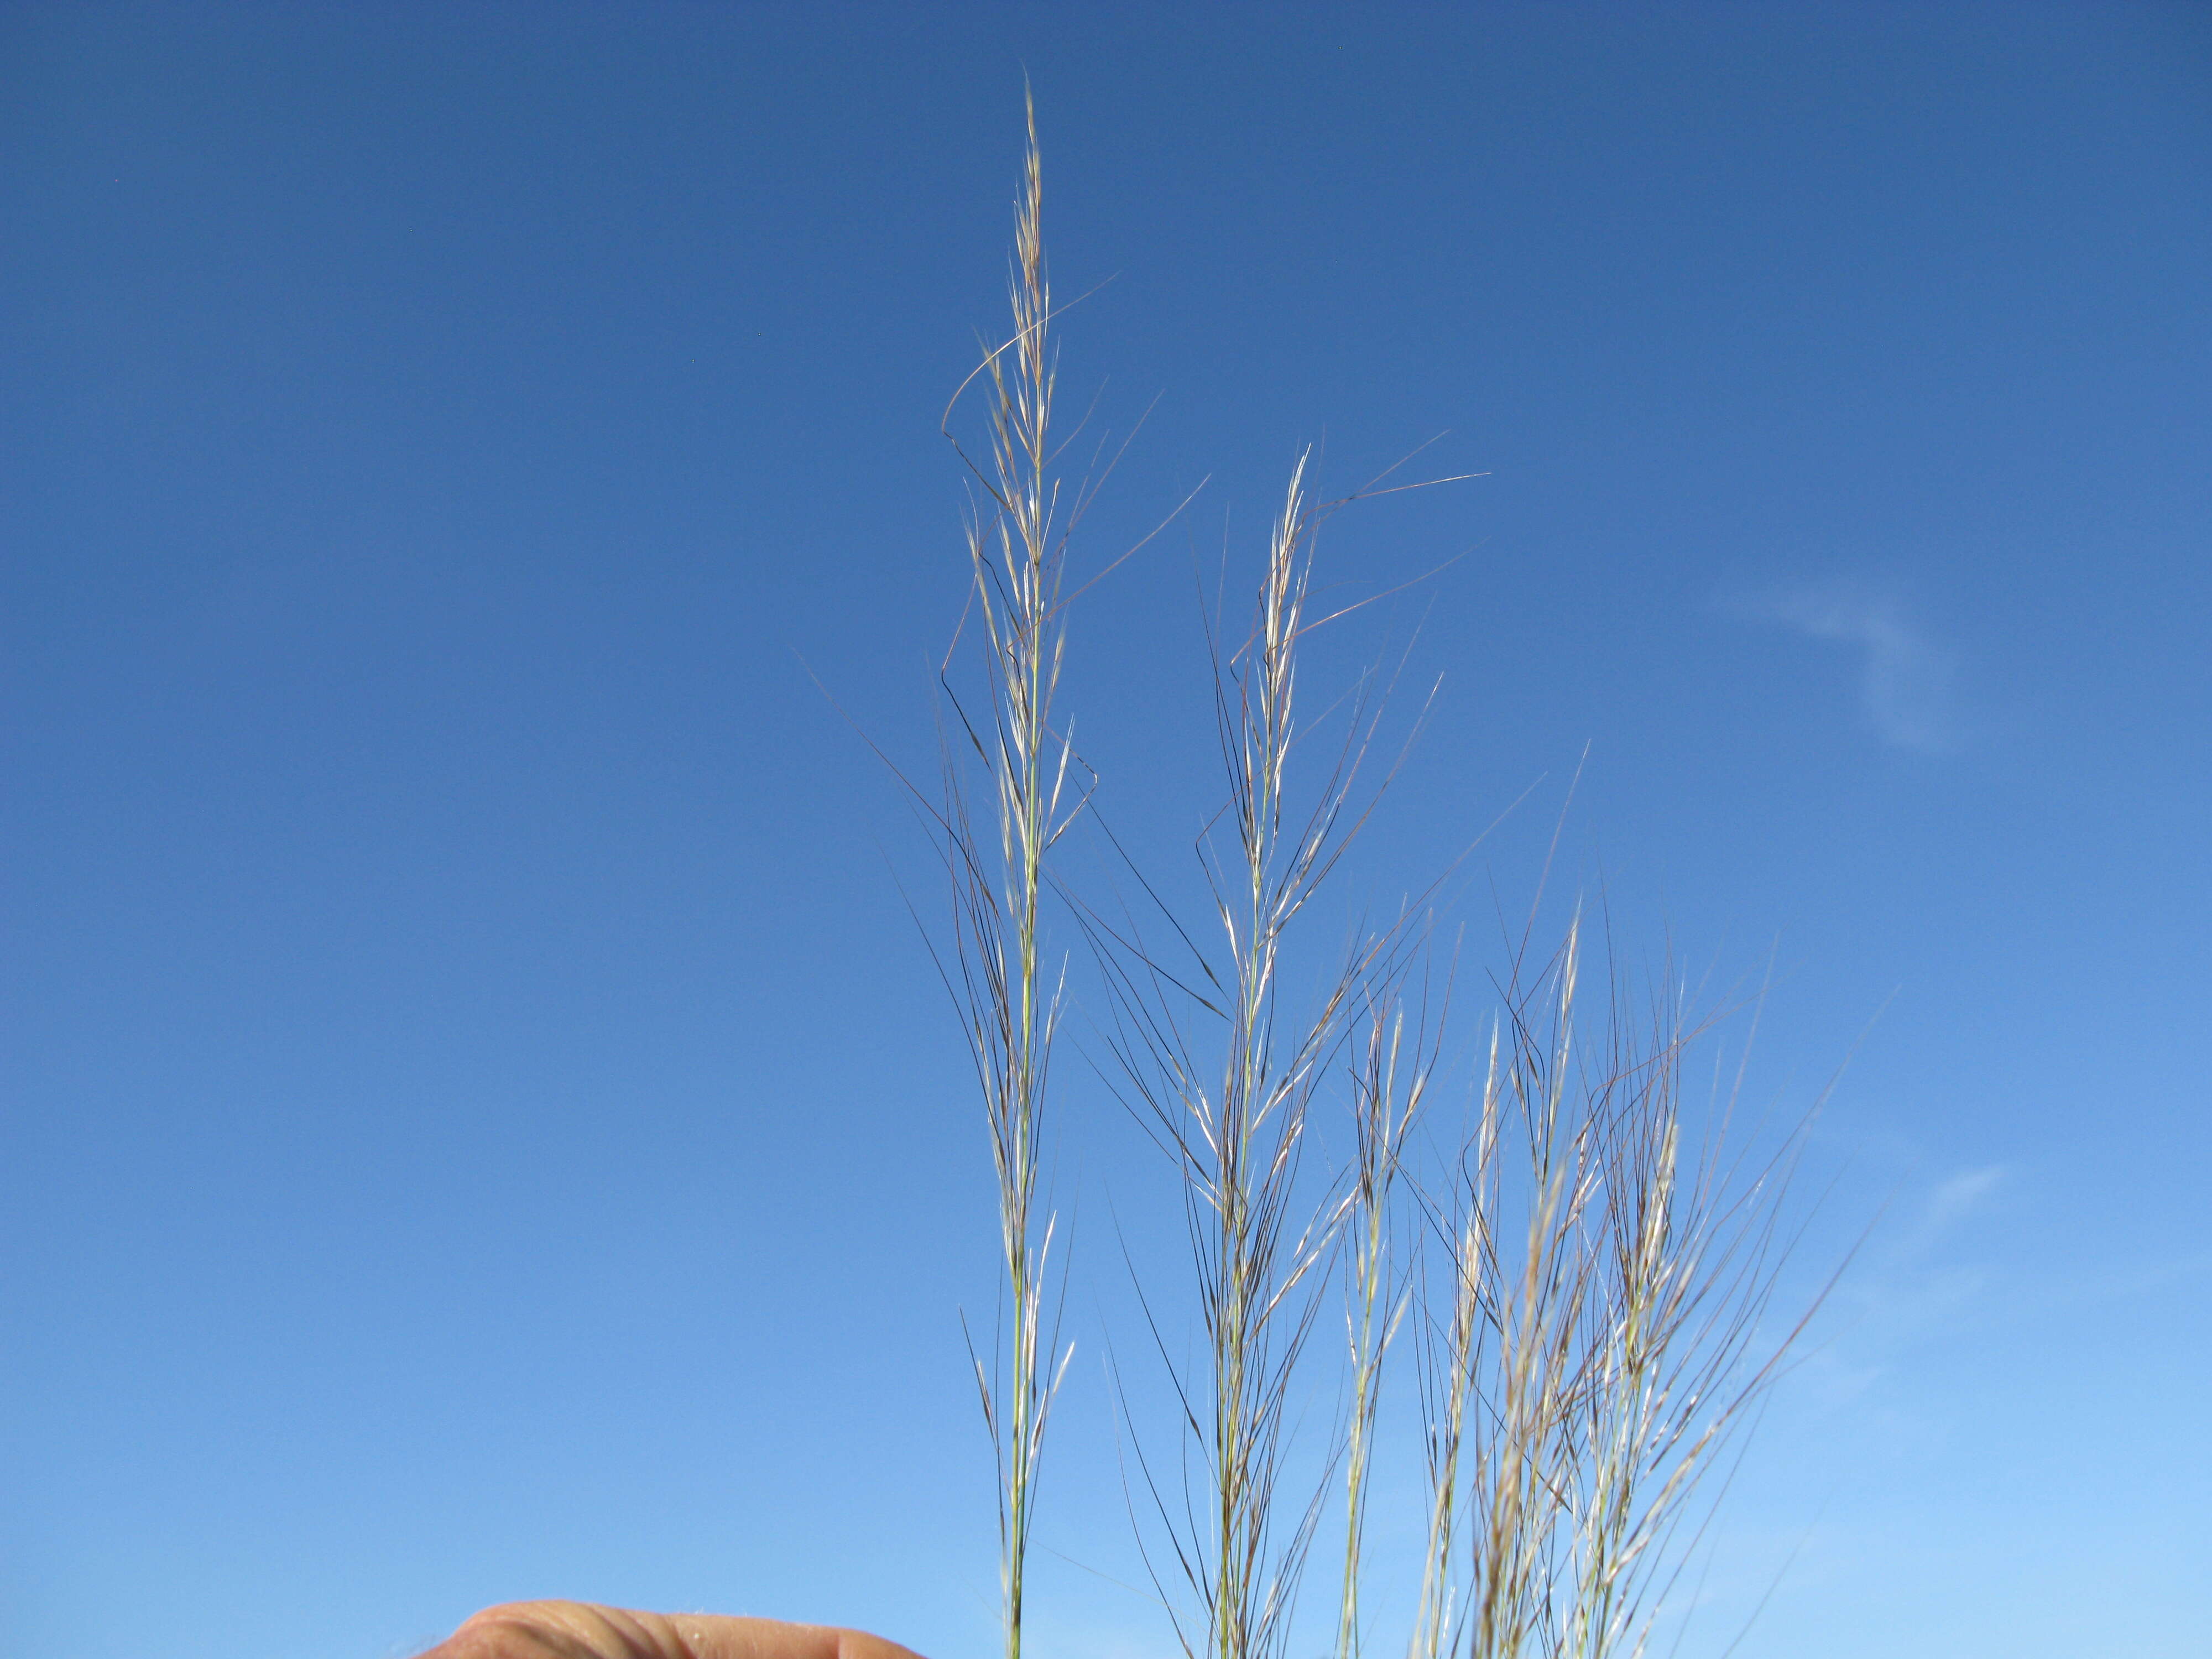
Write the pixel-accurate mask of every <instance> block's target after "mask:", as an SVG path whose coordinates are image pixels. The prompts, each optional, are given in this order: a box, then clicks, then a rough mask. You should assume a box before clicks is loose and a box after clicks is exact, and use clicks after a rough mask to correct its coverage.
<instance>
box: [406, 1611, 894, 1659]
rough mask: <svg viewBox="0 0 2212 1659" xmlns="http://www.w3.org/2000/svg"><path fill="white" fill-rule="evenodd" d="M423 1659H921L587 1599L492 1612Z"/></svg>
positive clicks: (828, 1628) (817, 1636)
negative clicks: (643, 1611)
mask: <svg viewBox="0 0 2212 1659" xmlns="http://www.w3.org/2000/svg"><path fill="white" fill-rule="evenodd" d="M421 1659H918V1656H916V1655H915V1654H913V1653H912V1652H910V1651H909V1650H907V1649H905V1648H902V1647H901V1646H899V1645H898V1644H896V1642H886V1641H884V1639H883V1638H881V1637H879V1636H870V1635H867V1634H866V1632H861V1631H856V1630H841V1629H839V1628H838V1627H837V1626H834V1625H787V1624H784V1623H782V1622H781V1621H780V1620H774V1619H734V1618H730V1617H727V1616H725V1615H722V1614H718V1613H678V1614H673V1615H671V1614H667V1613H640V1612H636V1611H634V1610H632V1609H630V1608H628V1607H599V1606H597V1605H595V1604H593V1603H591V1602H586V1601H514V1602H509V1603H508V1604H507V1605H506V1606H504V1607H487V1608H485V1609H484V1611H483V1612H482V1613H477V1615H476V1616H475V1617H474V1618H472V1619H471V1620H469V1621H468V1622H467V1623H466V1624H465V1625H463V1626H461V1627H460V1629H459V1630H457V1631H455V1632H453V1637H452V1638H451V1639H450V1640H448V1641H447V1642H445V1643H443V1644H441V1645H440V1646H438V1647H435V1648H433V1649H431V1650H430V1651H429V1652H428V1653H426V1654H423V1655H422V1656H421Z"/></svg>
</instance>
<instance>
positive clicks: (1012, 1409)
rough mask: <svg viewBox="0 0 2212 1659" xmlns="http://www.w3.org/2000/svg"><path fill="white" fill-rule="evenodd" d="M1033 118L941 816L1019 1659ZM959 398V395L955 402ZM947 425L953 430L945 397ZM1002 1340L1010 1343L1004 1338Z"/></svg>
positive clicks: (1035, 1294)
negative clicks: (967, 699) (992, 1179)
mask: <svg viewBox="0 0 2212 1659" xmlns="http://www.w3.org/2000/svg"><path fill="white" fill-rule="evenodd" d="M1028 118H1029V122H1028V134H1029V142H1028V149H1027V152H1026V157H1025V166H1024V176H1023V185H1022V190H1021V192H1020V195H1019V197H1018V201H1017V204H1016V209H1015V226H1014V252H1013V258H1012V270H1011V274H1010V281H1009V284H1008V286H1009V290H1010V295H1011V299H1012V310H1013V331H1012V335H1011V337H1009V338H1008V339H1007V341H1006V343H1005V344H1003V345H1001V346H1000V347H999V348H998V349H995V350H993V351H991V352H989V353H987V356H985V358H984V360H983V362H982V363H981V365H980V366H979V368H977V370H976V371H975V374H971V375H970V376H969V381H968V382H967V383H966V384H963V386H962V388H961V392H963V393H964V392H965V391H966V390H967V386H968V385H972V384H974V383H975V381H976V380H977V379H978V378H979V377H980V378H981V380H982V382H983V384H984V386H985V390H986V394H987V395H986V401H987V409H988V416H989V424H990V446H989V456H988V460H987V463H986V464H982V465H978V464H977V463H976V462H975V461H974V460H973V459H970V458H969V456H968V454H967V453H966V451H964V450H962V451H961V452H960V453H961V456H962V459H963V460H964V461H967V463H968V465H969V471H970V472H971V473H972V475H973V476H974V477H975V480H976V481H977V483H978V484H979V486H980V489H981V504H980V507H979V510H977V511H975V512H972V513H970V514H969V522H968V552H969V568H970V574H971V579H972V583H973V587H972V592H971V595H970V609H971V611H972V612H973V613H974V614H975V617H977V618H978V619H979V623H980V631H981V635H982V643H983V645H984V647H985V650H984V657H985V663H986V674H987V683H988V687H989V694H990V714H989V716H988V717H987V720H985V721H981V722H977V721H971V720H969V718H968V716H967V714H966V713H965V711H964V710H963V709H962V708H961V705H960V702H959V699H958V698H957V696H951V697H950V701H951V704H952V706H953V708H954V709H955V711H956V713H957V714H958V724H959V728H960V730H961V732H962V733H963V735H964V737H965V739H966V742H967V746H968V748H969V750H972V751H973V754H974V756H975V758H976V759H977V760H978V761H980V763H981V766H982V768H983V769H984V770H985V771H986V772H987V774H988V775H989V776H990V779H991V787H992V796H993V805H994V809H995V813H994V816H995V823H994V824H993V825H992V829H994V830H995V834H994V833H992V832H991V830H987V829H979V828H978V827H977V825H976V823H975V819H974V817H973V816H972V815H971V813H970V810H969V804H968V799H967V795H966V791H965V785H964V783H963V766H962V764H961V763H960V761H959V758H958V757H957V753H956V752H955V751H954V750H953V749H952V748H951V745H950V744H948V745H947V748H946V751H945V806H944V810H943V811H942V813H941V815H940V816H939V824H940V825H941V827H942V829H943V830H944V850H945V858H946V866H947V869H948V871H949V872H951V877H952V884H953V890H954V915H955V924H954V942H955V945H956V952H955V954H956V956H957V964H958V969H957V987H956V997H957V1002H958V1004H959V1006H960V1007H961V1009H962V1011H963V1024H964V1026H965V1029H966V1034H967V1037H968V1041H969V1048H970V1051H971V1053H972V1054H973V1056H974V1059H975V1067H976V1075H977V1079H978V1081H979V1083H980V1085H981V1091H982V1094H983V1099H984V1105H985V1108H986V1115H987V1119H988V1123H989V1128H990V1137H991V1158H992V1166H993V1170H994V1173H995V1175H996V1176H997V1181H998V1191H999V1228H1000V1247H1001V1252H1002V1255H1003V1259H1004V1263H1005V1268H1006V1284H1005V1287H1004V1295H1003V1302H1002V1306H1003V1308H1004V1309H1005V1310H1006V1314H1007V1316H1009V1317H1010V1321H1011V1323H1012V1342H1011V1345H1010V1346H1008V1347H1007V1348H1006V1350H1005V1351H1004V1352H1003V1353H1002V1354H1000V1357H999V1358H994V1363H993V1364H991V1365H990V1366H988V1367H987V1366H986V1365H985V1364H984V1362H983V1361H982V1359H981V1358H980V1357H976V1358H975V1373H976V1382H977V1386H978V1388H979V1389H980V1391H981V1396H982V1404H983V1413H984V1420H985V1423H986V1425H987V1427H988V1429H989V1431H990V1434H991V1438H992V1443H993V1446H994V1449H995V1451H996V1454H997V1457H998V1462H999V1536H1000V1582H1001V1589H1002V1593H1003V1598H1004V1606H1003V1619H1004V1626H1005V1643H1006V1659H1021V1651H1022V1626H1023V1615H1024V1589H1025V1568H1026V1564H1027V1560H1028V1554H1029V1547H1030V1533H1031V1528H1032V1527H1033V1524H1034V1522H1035V1518H1036V1485H1037V1474H1038V1467H1039V1462H1040V1459H1041V1456H1042V1449H1043V1443H1044V1433H1045V1425H1046V1422H1047V1419H1048V1416H1049V1414H1050V1412H1051V1407H1052V1403H1053V1400H1054V1395H1055V1394H1056V1392H1057V1389H1058V1387H1059V1383H1060V1377H1061V1376H1062V1375H1063V1374H1064V1372H1065V1370H1066V1362H1067V1357H1068V1356H1067V1354H1066V1353H1065V1352H1064V1353H1062V1354H1061V1356H1060V1360H1059V1364H1058V1365H1057V1366H1055V1365H1054V1364H1053V1358H1052V1354H1053V1349H1054V1347H1055V1346H1057V1344H1056V1340H1055V1339H1054V1337H1053V1336H1051V1335H1050V1334H1048V1332H1047V1329H1046V1327H1047V1323H1048V1314H1047V1308H1046V1288H1047V1281H1048V1276H1049V1273H1050V1270H1051V1266H1052V1263H1051V1251H1052V1243H1053V1233H1054V1218H1052V1217H1051V1216H1049V1215H1047V1216H1046V1217H1044V1218H1042V1221H1040V1219H1039V1218H1038V1217H1037V1214H1036V1207H1037V1175H1038V1169H1039V1164H1040V1155H1041V1152H1042V1145H1043V1126H1044V1114H1045V1100H1046V1084H1047V1080H1048V1074H1049V1071H1050V1062H1051V1057H1052V1046H1053V1039H1054V1034H1055V1032H1056V1031H1057V1029H1058V1026H1059V1023H1060V1012H1061V1006H1062V1000H1061V991H1062V987H1063V981H1062V980H1061V979H1060V977H1059V976H1057V975H1054V976H1053V977H1052V978H1051V980H1050V982H1049V983H1048V975H1047V974H1046V972H1045V969H1044V966H1043V961H1042V950H1043V945H1042V901H1043V896H1044V892H1045V889H1046V885H1047V882H1048V872H1047V858H1048V854H1049V852H1050V850H1051V848H1052V847H1053V845H1054V842H1057V841H1058V839H1059V838H1060V835H1061V834H1062V833H1064V831H1065V830H1066V828H1067V825H1068V823H1069V821H1070V820H1071V818H1072V817H1073V815H1074V813H1075V812H1076V811H1078V810H1079V808H1080V805H1081V803H1080V802H1079V801H1073V802H1070V801H1069V800H1068V799H1067V790H1068V783H1069V767H1070V762H1071V759H1072V755H1073V750H1072V745H1071V744H1070V742H1069V740H1068V739H1067V738H1066V737H1064V736H1059V735H1057V734H1056V733H1055V732H1054V726H1053V720H1052V708H1053V697H1054V692H1055V691H1056V690H1057V689H1058V686H1059V683H1060V667H1061V663H1062V659H1063V653H1064V650H1065V646H1066V632H1065V628H1064V622H1063V617H1064V604H1065V601H1064V599H1063V597H1062V590H1063V580H1064V574H1065V570H1066V535H1067V530H1068V525H1067V523H1066V522H1065V521H1064V518H1063V515H1062V513H1061V512H1060V486H1059V483H1058V481H1057V479H1056V478H1055V477H1054V475H1053V472H1052V451H1051V447H1050V441H1049V438H1048V433H1049V429H1050V425H1051V416H1052V399H1053V390H1054V353H1053V350H1052V348H1051V343H1050V340H1049V337H1048V330H1049V326H1050V323H1051V320H1052V314H1053V313H1052V297H1051V287H1050V283H1049V279H1048V274H1047V270H1046V264H1045V257H1044V246H1043V240H1042V206H1043V183H1042V163H1041V160H1040V155H1039V151H1038V147H1037V137H1036V106H1035V104H1034V102H1031V103H1030V106H1029V110H1028ZM960 395H961V394H960V393H956V394H955V397H954V402H955V403H956V404H957V402H958V400H959V397H960ZM945 430H946V435H948V436H951V410H950V409H948V410H947V414H946V427H945ZM955 446H956V447H957V439H956V440H955ZM1071 516H1072V515H1071ZM947 690H948V693H950V686H949V685H948V687H947ZM972 1352H973V1347H972V1344H971V1354H972ZM1071 1352H1072V1351H1071ZM994 1353H1000V1351H999V1350H997V1349H996V1348H995V1347H994Z"/></svg>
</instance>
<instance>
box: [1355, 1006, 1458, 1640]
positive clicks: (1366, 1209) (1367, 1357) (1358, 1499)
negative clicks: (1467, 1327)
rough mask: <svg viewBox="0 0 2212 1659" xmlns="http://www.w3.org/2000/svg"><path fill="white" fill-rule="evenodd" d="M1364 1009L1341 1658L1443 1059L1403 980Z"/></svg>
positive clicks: (1358, 1085) (1358, 1075) (1357, 1069)
mask: <svg viewBox="0 0 2212 1659" xmlns="http://www.w3.org/2000/svg"><path fill="white" fill-rule="evenodd" d="M1364 1012H1365V1019H1364V1022H1363V1027H1362V1030H1361V1033H1360V1047H1359V1053H1358V1060H1357V1064H1356V1065H1355V1066H1354V1068H1353V1072H1352V1130H1353V1139H1354V1144H1355V1152H1354V1155H1353V1163H1352V1191H1351V1193H1350V1194H1348V1195H1347V1210H1348V1214H1347V1215H1346V1222H1347V1224H1348V1229H1349V1232H1350V1248H1349V1252H1348V1279H1349V1283H1348V1285H1347V1291H1348V1296H1347V1306H1346V1319H1345V1324H1346V1346H1347V1349H1348V1352H1347V1355H1346V1360H1347V1363H1348V1364H1349V1365H1350V1366H1351V1372H1352V1376H1351V1395H1352V1401H1351V1408H1350V1410H1349V1412H1348V1413H1347V1414H1346V1424H1345V1430H1344V1463H1345V1524H1344V1584H1343V1590H1342V1594H1341V1595H1340V1598H1339V1607H1338V1614H1337V1632H1336V1652H1337V1659H1358V1654H1359V1650H1360V1615H1359V1585H1360V1555H1361V1549H1362V1546H1363V1543H1364V1538H1365V1534H1366V1523H1367V1492H1368V1486H1369V1481H1370V1475H1371V1474H1372V1465H1373V1455H1374V1442H1375V1434H1376V1419H1377V1417H1378V1416H1379V1415H1380V1412H1381V1407H1382V1395H1383V1360H1384V1359H1385V1358H1386V1357H1387V1356H1388V1353H1389V1347H1390V1343H1391V1340H1392V1339H1393V1337H1394V1336H1395V1334H1396V1333H1397V1329H1398V1324H1399V1321H1400V1319H1401V1317H1402V1316H1403V1315H1404V1313H1405V1311H1406V1307H1407V1301H1406V1297H1405V1295H1404V1294H1403V1291H1402V1288H1401V1282H1400V1280H1401V1275H1400V1273H1399V1270H1398V1267H1397V1262H1396V1258H1395V1255H1394V1254H1393V1218H1394V1206H1393V1203H1392V1199H1393V1196H1394V1193H1395V1188H1396V1186H1397V1182H1398V1176H1399V1174H1400V1172H1401V1168H1402V1166H1403V1164H1404V1160H1405V1153H1406V1140H1407V1135H1408V1134H1409V1133H1411V1132H1412V1130H1413V1125H1414V1123H1415V1121H1417V1120H1418V1119H1419V1116H1420V1114H1421V1109H1422V1106H1423V1104H1424V1103H1425V1098H1426V1096H1427V1093H1428V1088H1429V1083H1430V1080H1431V1077H1432V1075H1433V1074H1434V1072H1435V1068H1436V1063H1437V1050H1436V1046H1435V1037H1436V1034H1435V1033H1434V1032H1432V1031H1431V1030H1430V1029H1429V1028H1428V1024H1427V1022H1426V1020H1425V1019H1423V1020H1422V1021H1421V1022H1420V1023H1419V1024H1417V1025H1416V1026H1415V1027H1414V1030H1413V1032H1412V1034H1411V1036H1410V1037H1409V1036H1408V1033H1407V1029H1406V1010H1405V1007H1404V1004H1403V1001H1402V1000H1401V997H1400V995H1399V994H1398V987H1397V986H1396V985H1395V984H1389V985H1385V986H1383V987H1381V988H1380V990H1378V991H1376V992H1374V993H1371V994H1370V995H1369V997H1368V998H1367V1006H1366V1007H1365V1010H1364ZM1424 1012H1425V1011H1424Z"/></svg>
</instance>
